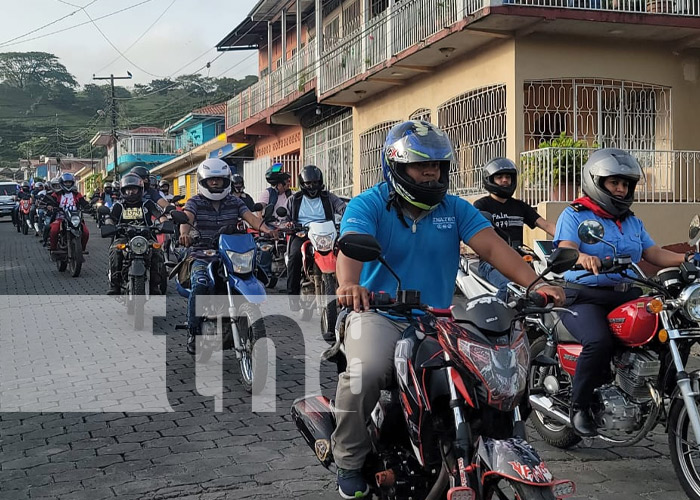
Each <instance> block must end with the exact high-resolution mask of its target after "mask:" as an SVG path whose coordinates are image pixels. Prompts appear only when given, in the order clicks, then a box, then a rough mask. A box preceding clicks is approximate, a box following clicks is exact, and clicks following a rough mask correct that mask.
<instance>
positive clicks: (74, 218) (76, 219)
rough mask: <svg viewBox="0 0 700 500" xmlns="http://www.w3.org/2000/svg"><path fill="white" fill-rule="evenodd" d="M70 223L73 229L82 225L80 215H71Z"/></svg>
mask: <svg viewBox="0 0 700 500" xmlns="http://www.w3.org/2000/svg"><path fill="white" fill-rule="evenodd" d="M70 223H71V225H72V226H73V227H78V226H79V225H80V216H79V215H71V217H70Z"/></svg>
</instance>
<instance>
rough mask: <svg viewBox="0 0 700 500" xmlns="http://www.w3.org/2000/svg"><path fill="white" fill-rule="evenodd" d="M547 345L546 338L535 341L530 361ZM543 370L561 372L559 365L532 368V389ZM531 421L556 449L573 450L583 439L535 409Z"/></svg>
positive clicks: (531, 349)
mask: <svg viewBox="0 0 700 500" xmlns="http://www.w3.org/2000/svg"><path fill="white" fill-rule="evenodd" d="M546 345H547V338H546V337H539V338H538V339H537V340H535V341H534V342H533V343H532V345H531V346H530V359H535V358H536V357H537V356H539V355H540V354H542V353H543V352H544V349H545V347H546ZM557 361H558V360H557ZM542 369H546V370H559V367H558V365H557V366H554V367H549V368H542V367H539V366H530V376H529V377H528V380H529V382H528V383H529V384H530V389H532V388H534V387H535V386H536V384H537V383H538V380H539V379H540V378H541V376H542V375H541V373H540V372H539V371H538V370H542ZM530 420H531V421H532V425H533V426H534V427H535V429H536V430H537V433H538V434H539V435H540V436H541V437H542V439H543V440H544V441H545V442H547V444H550V445H552V446H554V447H556V448H561V449H566V448H571V447H572V446H574V445H575V444H577V443H579V442H580V441H581V437H580V436H579V435H578V434H576V433H575V432H574V430H573V429H572V428H571V427H567V426H566V425H564V424H562V423H559V422H552V421H550V419H547V418H546V417H545V416H544V415H543V414H542V413H540V412H538V411H537V410H535V409H533V411H532V413H531V414H530Z"/></svg>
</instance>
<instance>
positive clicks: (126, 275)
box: [100, 206, 174, 330]
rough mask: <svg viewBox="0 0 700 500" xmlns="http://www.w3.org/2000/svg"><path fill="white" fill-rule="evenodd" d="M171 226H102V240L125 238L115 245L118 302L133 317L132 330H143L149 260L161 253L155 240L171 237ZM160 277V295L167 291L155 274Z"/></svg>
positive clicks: (104, 210) (164, 282)
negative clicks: (118, 267) (119, 261)
mask: <svg viewBox="0 0 700 500" xmlns="http://www.w3.org/2000/svg"><path fill="white" fill-rule="evenodd" d="M100 213H101V215H103V216H105V215H109V208H107V207H104V206H103V207H101V208H100ZM173 231H174V229H173V223H172V222H171V221H165V222H163V223H162V224H160V225H156V224H154V225H151V226H146V225H133V224H128V223H124V224H114V225H111V224H105V225H103V226H102V231H101V235H102V237H103V238H111V237H114V238H115V239H119V238H125V239H126V240H127V242H126V243H117V245H116V246H117V250H118V251H120V252H122V256H123V260H122V271H121V273H122V279H121V286H122V294H121V297H122V300H123V301H124V303H125V304H126V312H127V314H130V315H131V314H133V315H134V328H135V329H136V330H142V329H143V322H144V308H145V304H146V301H147V300H148V298H149V297H150V284H149V281H150V276H151V265H152V256H153V253H154V252H160V251H161V245H160V243H158V242H157V241H156V236H157V235H158V234H161V233H165V234H172V233H173ZM158 272H161V273H162V275H163V276H162V277H161V293H163V294H164V290H165V289H166V287H167V280H166V279H165V271H164V270H159V271H158Z"/></svg>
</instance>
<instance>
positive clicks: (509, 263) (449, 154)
mask: <svg viewBox="0 0 700 500" xmlns="http://www.w3.org/2000/svg"><path fill="white" fill-rule="evenodd" d="M381 161H382V170H383V174H384V179H385V181H386V182H383V183H381V184H379V185H377V186H375V187H374V188H372V189H370V190H368V191H365V192H364V193H362V194H360V195H359V196H357V197H355V198H353V199H352V200H351V201H350V203H349V204H348V207H347V209H346V211H345V214H344V216H343V221H342V223H341V233H342V234H345V233H350V232H354V233H364V234H370V235H372V236H374V237H375V238H377V240H378V241H379V243H380V244H381V246H382V251H383V255H384V257H385V259H386V260H387V262H388V263H389V264H390V265H391V266H392V268H393V269H394V270H395V271H396V272H397V274H398V275H399V276H400V278H401V280H402V285H403V287H404V288H409V289H416V290H420V292H421V299H422V302H424V303H426V304H428V305H431V306H434V307H438V308H444V307H448V306H449V305H450V303H451V299H452V293H453V290H454V282H455V278H456V276H457V267H458V260H459V246H460V242H464V243H468V244H469V245H470V246H471V247H472V248H473V249H474V250H475V251H476V252H478V253H479V254H480V255H481V256H482V257H483V258H484V259H485V260H487V261H488V262H490V263H491V264H493V265H494V266H495V267H496V268H497V269H499V270H500V271H501V272H503V274H504V275H506V276H507V277H509V278H510V279H512V280H513V281H515V282H517V283H520V284H521V285H529V284H530V283H532V282H533V281H535V280H536V279H537V276H536V275H535V273H534V271H533V270H532V269H531V268H530V267H529V266H528V265H527V264H526V263H525V262H524V261H523V260H522V259H521V258H520V257H519V256H518V254H517V253H516V252H515V250H513V249H512V248H510V247H509V246H508V244H507V243H506V242H505V241H504V240H503V239H502V238H500V237H499V236H498V235H497V234H496V232H495V231H494V230H493V229H492V228H491V225H490V224H489V223H488V222H487V221H486V219H485V218H484V217H483V216H482V215H481V214H480V213H479V212H478V211H477V210H476V209H475V208H474V207H472V206H471V205H470V204H469V203H468V202H467V201H465V200H462V199H460V198H458V197H456V196H450V195H447V189H448V186H449V171H450V165H451V163H452V162H453V161H455V155H454V151H453V149H452V145H451V143H450V140H449V138H448V137H447V135H446V134H445V133H444V132H443V131H442V130H440V129H439V128H437V127H436V126H434V125H432V124H430V123H428V122H423V121H408V122H404V123H401V124H399V125H396V126H395V127H394V128H392V129H391V130H390V131H389V133H388V136H387V138H386V142H385V144H384V148H383V149H382V155H381ZM336 269H337V275H338V283H339V287H338V291H337V295H338V301H339V302H340V304H341V305H343V306H348V307H351V308H353V312H351V313H350V314H349V315H348V317H347V320H346V330H345V340H344V342H345V354H346V357H347V359H348V360H349V364H348V367H347V369H346V371H345V372H344V373H342V374H341V375H340V379H339V381H338V389H337V394H336V400H335V401H336V403H335V406H336V408H337V410H338V411H337V412H336V421H337V427H336V430H335V432H334V433H333V436H332V446H333V457H334V460H335V462H336V464H337V465H338V489H339V492H340V495H341V496H342V497H343V498H359V497H362V496H365V495H367V493H368V492H369V488H368V486H367V484H366V483H365V481H364V479H363V477H362V474H361V469H362V466H363V463H364V461H365V457H366V456H367V454H368V453H369V452H370V450H371V440H370V436H369V435H368V434H367V427H366V422H367V419H368V418H369V415H370V412H371V411H372V409H373V408H374V406H375V405H376V403H377V401H378V399H379V394H380V391H381V390H382V389H384V388H385V387H387V384H389V383H390V382H391V380H392V370H393V359H394V348H395V345H396V342H397V341H398V340H399V339H400V337H401V333H402V332H403V330H404V329H405V324H402V323H401V322H400V321H396V320H394V319H391V318H387V317H385V316H382V315H381V314H378V313H374V312H361V311H363V310H366V309H367V307H368V306H369V292H370V291H372V292H379V291H385V292H392V291H395V290H396V285H397V283H396V280H395V279H394V278H393V277H391V275H390V273H389V272H388V271H387V270H386V269H385V268H383V267H381V265H380V264H379V263H377V262H370V263H366V264H364V265H363V263H362V262H358V261H355V260H352V259H350V258H348V257H346V256H345V255H344V254H343V253H342V252H341V253H339V254H338V263H337V267H336ZM538 289H539V290H540V291H542V292H544V293H545V294H547V295H549V296H551V297H553V298H554V301H555V303H562V302H563V300H564V291H563V290H562V289H561V288H559V287H554V286H548V285H541V286H540V287H538ZM353 360H360V362H359V363H356V362H354V361H353ZM357 387H361V388H362V390H361V391H357V390H356V388H357Z"/></svg>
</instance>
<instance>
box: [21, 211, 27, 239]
mask: <svg viewBox="0 0 700 500" xmlns="http://www.w3.org/2000/svg"><path fill="white" fill-rule="evenodd" d="M20 221H21V224H22V234H23V235H25V236H26V235H27V234H28V233H29V226H28V225H27V218H26V217H25V216H24V215H22V217H21V218H20Z"/></svg>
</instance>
